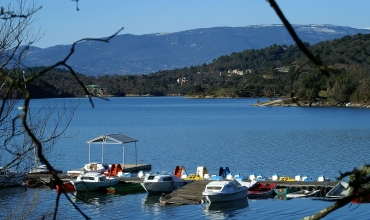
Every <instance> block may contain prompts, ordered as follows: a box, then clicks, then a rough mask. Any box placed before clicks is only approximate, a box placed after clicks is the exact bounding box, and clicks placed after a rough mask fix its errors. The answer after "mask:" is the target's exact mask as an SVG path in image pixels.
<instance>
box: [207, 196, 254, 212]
mask: <svg viewBox="0 0 370 220" xmlns="http://www.w3.org/2000/svg"><path fill="white" fill-rule="evenodd" d="M248 206H249V204H248V199H247V198H242V199H237V200H233V201H228V202H218V203H206V205H205V206H204V207H203V210H204V211H216V212H222V211H226V210H228V211H229V210H236V209H241V208H246V207H248Z"/></svg>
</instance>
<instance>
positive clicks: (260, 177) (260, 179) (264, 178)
mask: <svg viewBox="0 0 370 220" xmlns="http://www.w3.org/2000/svg"><path fill="white" fill-rule="evenodd" d="M256 180H257V181H264V180H268V178H267V177H266V176H263V175H262V174H258V175H257V177H256Z"/></svg>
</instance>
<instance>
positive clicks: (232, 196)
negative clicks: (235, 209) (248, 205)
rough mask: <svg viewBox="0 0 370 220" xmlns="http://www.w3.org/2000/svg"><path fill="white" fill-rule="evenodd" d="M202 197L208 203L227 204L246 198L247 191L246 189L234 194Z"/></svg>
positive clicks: (210, 194) (209, 194)
mask: <svg viewBox="0 0 370 220" xmlns="http://www.w3.org/2000/svg"><path fill="white" fill-rule="evenodd" d="M203 196H204V197H205V199H206V200H207V202H209V203H216V202H228V201H233V200H238V199H245V198H248V190H247V189H246V190H243V191H239V192H235V193H215V194H212V193H208V194H203Z"/></svg>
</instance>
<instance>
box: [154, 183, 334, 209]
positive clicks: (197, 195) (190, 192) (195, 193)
mask: <svg viewBox="0 0 370 220" xmlns="http://www.w3.org/2000/svg"><path fill="white" fill-rule="evenodd" d="M209 182H210V180H198V181H194V182H191V183H188V184H186V185H185V186H183V187H181V188H179V189H176V190H175V191H173V192H171V193H170V194H167V195H163V196H161V198H160V203H161V204H163V205H165V204H173V205H189V204H199V203H202V197H203V195H202V192H203V190H204V189H205V187H206V185H207V184H208V183H209ZM245 182H248V181H245ZM260 182H265V183H272V182H274V183H276V184H277V188H284V187H287V188H299V189H309V188H313V189H322V192H321V194H322V195H325V194H326V193H327V192H328V191H329V190H330V189H331V188H333V187H334V186H335V185H336V184H337V183H338V181H327V182H318V181H312V182H305V181H260Z"/></svg>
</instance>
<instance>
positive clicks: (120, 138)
mask: <svg viewBox="0 0 370 220" xmlns="http://www.w3.org/2000/svg"><path fill="white" fill-rule="evenodd" d="M101 142H103V143H105V144H109V143H111V144H126V143H131V142H137V140H135V139H133V138H130V137H128V136H126V135H123V134H106V135H102V136H100V137H97V138H94V139H92V140H89V141H88V142H87V143H88V144H94V143H101Z"/></svg>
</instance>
